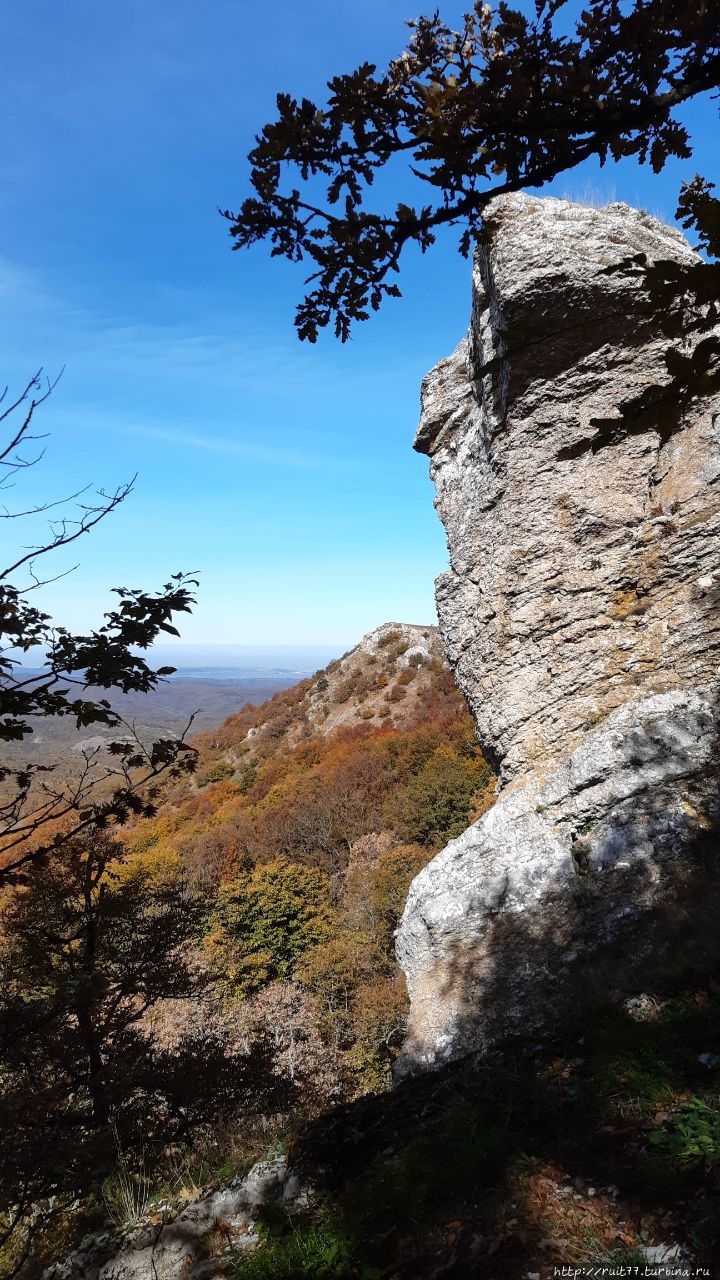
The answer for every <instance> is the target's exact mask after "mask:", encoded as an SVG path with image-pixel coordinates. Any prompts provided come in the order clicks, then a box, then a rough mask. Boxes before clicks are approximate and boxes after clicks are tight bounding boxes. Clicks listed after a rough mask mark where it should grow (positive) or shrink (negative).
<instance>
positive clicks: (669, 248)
mask: <svg viewBox="0 0 720 1280" xmlns="http://www.w3.org/2000/svg"><path fill="white" fill-rule="evenodd" d="M487 229H488V232H489V235H488V243H487V245H486V247H484V248H483V249H481V250H480V251H479V252H478V255H477V257H476V261H475V264H474V271H473V306H472V320H471V326H470V331H469V334H468V337H467V338H466V339H465V340H464V341H463V342H461V343H460V345H459V347H458V348H457V350H456V351H455V352H454V354H453V355H452V356H451V357H450V358H449V359H447V360H444V361H442V362H441V363H440V364H439V365H438V366H437V367H436V368H435V369H434V370H432V372H431V373H430V374H428V376H427V378H426V379H425V381H424V383H423V388H422V415H421V421H420V426H419V430H418V435H417V439H416V447H417V448H418V449H419V450H420V451H421V452H425V453H427V454H429V455H430V459H431V462H430V469H431V475H432V478H433V480H434V483H435V487H436V494H437V496H436V507H437V510H438V513H439V515H440V518H441V519H442V521H443V524H444V525H445V529H446V533H447V541H448V549H449V556H450V567H449V569H448V571H447V572H446V573H444V574H443V575H442V576H441V577H440V578H439V579H438V582H437V584H436V585H437V604H438V615H439V620H440V629H441V634H442V637H443V641H444V645H445V649H446V653H447V655H448V657H449V659H450V662H451V664H452V666H453V667H454V670H455V674H456V677H457V679H458V682H459V684H460V685H461V687H462V689H463V690H464V692H465V694H466V696H467V698H468V701H469V704H470V708H471V711H472V713H473V716H474V719H475V723H476V727H477V731H478V736H479V738H480V741H481V743H482V744H483V747H484V748H485V750H486V751H487V752H488V754H489V756H490V758H491V759H492V760H493V762H494V764H495V765H496V766H497V768H498V771H499V776H500V786H501V791H500V798H499V800H498V802H497V804H496V806H495V808H494V809H493V810H492V811H491V812H490V813H488V814H485V815H484V816H483V817H482V818H481V819H480V820H479V822H478V823H476V824H475V825H474V826H473V827H471V828H470V829H469V830H468V831H467V832H465V834H464V835H462V836H461V837H460V838H459V839H458V840H456V841H453V842H452V843H451V844H450V845H448V847H447V848H446V849H445V850H444V851H443V852H442V853H441V854H440V855H438V857H437V858H436V859H435V860H434V861H433V862H432V863H431V864H430V866H429V867H427V868H426V869H425V870H424V871H423V872H421V874H420V875H419V876H418V878H417V879H416V881H415V882H414V884H413V886H412V889H411V892H410V896H409V899H408V903H407V907H406V911H405V915H404V918H403V921H402V924H401V927H400V930H399V934H398V955H399V958H400V962H401V964H402V966H403V968H404V969H405V972H406V976H407V980H408V986H409V990H410V995H411V1004H412V1012H411V1023H410V1034H409V1039H408V1045H407V1052H406V1058H405V1061H406V1064H407V1065H409V1066H412V1065H413V1064H415V1065H429V1064H432V1063H433V1062H436V1061H438V1059H442V1058H443V1057H451V1056H454V1055H456V1054H458V1053H461V1052H464V1051H466V1050H467V1049H469V1048H472V1047H477V1046H480V1045H484V1044H487V1043H489V1042H491V1041H492V1040H493V1038H496V1037H497V1036H498V1035H501V1034H504V1033H505V1032H506V1031H508V1030H512V1029H513V1027H514V1028H516V1029H517V1028H518V1027H520V1026H521V1025H533V1024H534V1023H537V1024H538V1025H540V1024H541V1023H542V1021H543V1017H547V1016H548V1014H549V1013H550V1011H551V1010H552V1009H553V1007H554V998H553V997H554V994H557V993H558V992H559V989H560V987H561V986H562V983H561V982H560V981H559V977H558V975H561V974H562V973H563V972H564V971H565V969H566V967H567V966H566V964H565V962H566V961H568V960H573V959H578V958H582V957H583V956H587V955H589V954H590V952H592V950H593V947H595V950H597V946H598V945H599V941H598V939H595V940H594V941H593V940H589V939H576V938H572V937H571V936H570V935H571V934H572V931H573V927H575V928H578V927H579V920H578V916H577V890H578V885H579V882H580V881H583V884H584V885H586V883H587V879H588V877H599V878H600V879H601V880H602V885H603V887H602V895H603V896H604V897H605V898H606V903H607V911H606V913H605V917H604V921H603V923H602V926H601V930H600V931H601V933H602V937H603V938H604V939H605V941H608V940H612V938H613V937H614V936H617V935H618V931H619V928H620V922H624V926H623V927H625V926H627V924H628V919H629V917H632V918H633V919H634V918H636V917H638V916H640V915H641V914H642V912H643V911H646V910H648V909H649V908H650V907H652V906H653V905H654V904H656V903H657V902H658V901H659V899H660V897H661V896H662V893H663V885H664V884H665V883H666V882H668V883H669V880H670V879H672V878H673V877H676V876H677V875H683V876H684V875H685V873H686V871H687V859H688V858H690V857H691V856H693V855H692V850H694V849H696V848H699V847H700V844H702V847H703V849H704V850H705V851H707V850H708V849H709V848H710V847H711V845H714V839H713V837H712V835H711V833H712V832H713V831H714V830H715V829H716V823H717V782H718V768H717V754H716V748H717V741H716V733H717V703H718V688H719V683H718V677H719V676H720V615H719V610H718V601H720V561H719V548H720V542H719V541H718V534H719V533H720V486H719V485H718V483H717V481H718V477H720V399H718V398H717V397H716V398H715V399H714V400H712V399H707V398H705V399H703V398H696V399H694V400H690V401H689V403H686V404H685V405H684V406H683V408H682V410H678V412H677V413H676V414H675V416H674V417H673V416H672V414H670V415H668V410H667V405H664V404H663V403H662V389H663V388H664V387H666V386H667V384H668V383H669V381H670V375H669V373H668V366H667V363H666V358H665V355H666V351H667V349H668V346H669V345H670V344H669V340H668V338H667V337H666V336H665V335H664V334H663V332H662V329H661V325H660V320H659V318H658V316H657V314H655V313H654V312H653V308H652V305H651V302H650V300H649V295H648V292H647V289H646V288H645V286H644V284H643V282H642V280H640V279H638V277H636V276H632V275H628V274H626V273H623V272H621V271H618V272H611V273H610V274H608V273H607V270H606V269H607V268H608V267H610V268H612V267H613V266H615V265H617V264H619V263H620V262H621V261H622V260H623V259H626V258H628V256H630V255H634V254H639V253H643V254H645V255H647V260H648V261H649V262H654V261H658V260H664V261H671V262H677V263H680V264H691V263H693V262H695V261H697V259H696V257H695V255H694V253H693V251H692V250H691V249H690V247H689V245H688V244H687V242H686V241H685V240H684V238H683V237H682V236H681V235H680V234H679V233H678V232H676V231H674V230H672V229H670V228H668V227H665V226H663V225H662V224H661V223H659V222H657V221H656V220H655V219H653V218H650V217H649V216H648V215H646V214H644V213H640V212H639V211H637V210H633V209H630V208H629V207H628V206H626V205H610V206H608V207H607V208H605V209H593V208H586V207H583V206H579V205H574V204H570V203H568V202H565V201H559V200H538V199H534V198H531V197H527V196H510V197H504V198H502V199H501V200H498V201H496V202H495V203H494V204H493V206H491V210H490V213H489V217H488V219H487ZM697 341H698V337H697V336H696V335H695V336H693V335H692V334H690V333H688V334H687V335H686V336H685V337H681V338H680V339H679V340H678V342H677V346H678V347H679V349H680V350H681V351H682V353H683V354H688V353H689V352H691V351H692V349H693V344H694V343H696V342H697ZM648 387H655V388H656V389H657V392H656V398H657V413H656V414H655V416H653V415H654V411H651V412H650V414H648V413H645V414H644V415H643V416H642V417H638V418H636V419H631V418H629V417H628V416H623V413H622V411H621V407H622V406H623V405H627V403H628V402H629V401H632V400H633V399H634V398H636V397H638V396H639V395H640V394H642V393H643V392H645V391H646V390H647V388H648ZM709 842H710V843H709ZM639 864H642V866H643V869H644V872H643V887H642V888H640V887H639V886H638V879H637V867H638V865H639ZM628 876H630V879H631V881H632V884H630V883H625V882H626V881H627V878H628ZM623 885H624V888H623ZM521 915H522V918H523V919H522V924H523V928H522V932H523V933H524V934H525V935H526V944H525V946H526V950H527V952H528V956H529V955H530V953H531V962H532V970H533V971H532V972H530V971H529V965H530V959H528V963H527V964H525V965H524V966H523V963H522V956H521V957H520V958H518V956H512V957H511V956H510V955H509V954H508V950H507V949H508V948H509V947H510V939H509V937H508V938H507V939H506V942H505V943H503V942H502V940H501V935H502V934H503V932H504V933H505V934H507V933H508V922H509V921H514V925H515V927H514V934H515V946H516V947H518V946H519V947H520V949H521V951H522V940H521V938H520V933H519V929H518V927H517V926H518V924H519V920H520V917H521ZM573 921H574V926H573ZM596 923H597V922H596ZM563 930H564V933H563ZM543 938H545V939H547V946H546V948H545V953H543V946H542V940H543ZM527 939H531V940H532V941H527ZM551 940H553V941H552V942H551ZM500 993H502V997H501V996H500Z"/></svg>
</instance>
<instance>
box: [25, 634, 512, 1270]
mask: <svg viewBox="0 0 720 1280" xmlns="http://www.w3.org/2000/svg"><path fill="white" fill-rule="evenodd" d="M195 745H196V747H197V750H198V758H197V769H196V772H195V774H194V776H193V777H192V778H190V779H184V780H182V781H179V782H176V783H174V784H171V785H168V786H167V787H166V790H165V793H164V794H163V795H162V796H161V798H160V800H159V802H158V804H157V807H156V812H155V814H154V816H152V817H149V818H145V819H142V820H136V821H135V823H134V824H132V825H130V826H128V827H127V828H125V829H124V830H123V831H121V832H120V833H119V834H118V832H117V831H115V832H114V833H113V835H112V837H111V835H110V833H109V832H103V831H102V830H98V831H95V832H94V834H93V835H92V837H90V838H88V839H78V840H75V841H74V842H73V843H72V844H71V845H70V847H69V848H68V847H67V846H66V847H65V848H64V849H63V851H62V852H61V853H60V852H59V853H58V854H57V855H55V856H52V855H51V856H50V857H48V858H47V859H45V860H44V861H43V862H42V863H40V864H39V865H36V866H35V867H33V869H32V873H31V875H29V876H28V877H27V878H26V879H25V880H24V881H22V882H20V883H17V884H15V885H13V886H11V887H9V888H6V889H5V890H4V896H3V899H2V950H1V952H0V963H1V964H2V970H3V977H4V984H3V994H2V1007H1V1009H0V1015H1V1018H2V1021H1V1022H0V1037H1V1040H0V1044H1V1052H2V1071H3V1075H4V1078H5V1082H6V1088H5V1090H4V1096H3V1103H2V1108H3V1114H2V1122H3V1123H2V1135H3V1136H2V1139H0V1141H2V1144H3V1150H2V1156H3V1161H4V1167H5V1169H6V1179H5V1182H4V1185H3V1202H2V1206H1V1209H2V1213H3V1215H4V1221H5V1233H6V1236H7V1239H6V1242H5V1246H4V1249H5V1259H6V1261H7V1264H8V1267H10V1264H12V1266H17V1265H20V1266H21V1268H22V1269H23V1270H24V1273H25V1274H28V1275H32V1274H36V1273H38V1272H39V1270H40V1269H41V1265H42V1263H43V1262H48V1261H53V1260H56V1259H57V1258H58V1257H59V1256H61V1254H62V1252H63V1250H66V1249H68V1248H69V1247H70V1246H71V1245H72V1244H73V1243H75V1242H76V1241H77V1239H78V1238H79V1236H81V1235H82V1234H83V1232H84V1231H86V1230H88V1229H90V1228H92V1227H94V1226H96V1225H97V1224H98V1223H100V1222H102V1221H103V1219H104V1218H105V1217H106V1216H107V1215H108V1214H109V1215H110V1217H111V1218H112V1219H113V1220H115V1221H116V1222H124V1221H126V1220H132V1218H133V1216H135V1215H137V1213H138V1212H139V1210H140V1209H141V1208H143V1207H144V1205H145V1203H146V1202H147V1201H148V1200H149V1198H150V1197H151V1195H152V1194H160V1193H163V1192H164V1193H165V1194H171V1193H172V1192H175V1193H177V1192H178V1191H180V1190H181V1189H183V1188H187V1187H188V1186H189V1187H196V1186H199V1185H202V1184H203V1183H206V1182H207V1181H209V1180H211V1179H212V1178H213V1177H216V1176H226V1175H228V1174H229V1173H230V1172H232V1171H233V1170H234V1169H235V1168H238V1167H244V1166H245V1165H247V1164H248V1163H249V1162H251V1160H252V1159H253V1157H255V1156H257V1155H258V1154H259V1153H262V1152H263V1151H264V1150H266V1149H267V1145H268V1142H269V1141H272V1135H276V1136H277V1137H278V1138H280V1137H283V1138H286V1137H287V1135H288V1133H289V1132H291V1131H292V1130H294V1129H295V1128H296V1127H297V1125H298V1124H299V1123H300V1121H301V1120H303V1119H307V1118H308V1117H311V1116H313V1115H316V1114H318V1113H320V1112H321V1111H323V1110H325V1109H326V1108H327V1107H328V1105H331V1104H334V1103H338V1102H342V1101H349V1100H352V1099H354V1098H357V1097H358V1096H359V1095H362V1094H364V1093H367V1092H372V1091H377V1090H382V1089H384V1088H386V1087H387V1086H388V1085H389V1083H390V1080H391V1071H392V1064H393V1061H394V1058H395V1056H396V1055H397V1052H398V1050H399V1047H400V1044H401V1040H402V1036H403V1030H404V1024H405V1018H406V997H405V990H404V983H403V981H402V978H401V975H400V973H399V970H398V968H397V965H396V961H395V957H394V951H393V931H394V929H395V926H396V923H397V921H398V918H399V916H400V914H401V912H402V909H403V906H404V902H405V897H406V893H407V888H408V885H409V883H410V880H411V879H412V877H413V876H414V875H415V874H416V872H417V871H418V870H419V869H420V868H421V867H422V866H423V865H424V864H425V863H426V862H427V861H428V860H429V858H430V857H431V856H432V855H433V853H434V852H436V851H437V850H438V849H439V848H440V847H441V846H442V845H443V844H444V843H445V842H446V841H447V840H448V839H449V838H450V837H452V836H453V835H456V834H458V833H459V832H460V831H461V830H462V829H463V828H464V827H465V826H466V825H467V823H468V821H470V820H471V819H472V818H473V816H475V815H477V814H478V813H480V812H481V811H482V810H483V809H484V808H485V807H487V806H488V805H489V804H491V803H492V796H493V778H492V775H491V772H490V769H489V767H488V765H487V764H486V762H485V761H484V760H483V758H482V755H481V753H480V751H479V748H478V746H477V743H476V740H475V736H474V733H473V729H472V723H471V721H470V718H469V715H468V713H467V710H466V707H465V705H464V702H463V699H462V697H461V695H460V694H459V693H458V691H457V689H456V687H455V685H454V683H453V680H452V677H451V675H450V673H449V670H448V669H447V666H446V665H445V663H444V661H443V660H442V658H441V656H440V650H439V643H438V639H437V634H436V632H435V631H434V630H433V629H431V628H419V627H408V626H402V625H387V626H385V627H382V628H380V629H379V630H378V631H376V632H374V633H371V635H370V636H368V637H366V638H365V639H364V640H363V642H362V643H361V644H360V646H358V648H357V649H355V650H353V651H351V653H349V654H348V655H346V656H345V657H344V658H343V659H340V660H338V661H336V662H334V663H331V664H330V666H329V667H328V668H326V669H325V670H324V671H320V672H318V673H316V675H315V677H313V679H311V680H303V681H301V682H300V683H299V684H298V685H296V686H294V687H293V688H291V689H288V690H286V691H284V692H280V693H278V694H276V695H275V696H274V697H273V698H271V699H270V700H269V701H268V702H265V703H264V704H262V705H261V706H259V707H258V706H252V705H250V704H248V705H247V706H246V707H244V708H243V709H242V710H241V711H239V712H238V713H237V714H235V715H233V716H231V717H230V718H229V719H228V720H226V721H225V722H224V724H223V725H222V726H221V727H220V728H219V729H217V730H212V731H210V732H208V733H204V734H201V735H199V736H198V737H197V739H196V740H195ZM199 1063H202V1069H201V1070H199V1069H198V1064H199Z"/></svg>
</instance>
